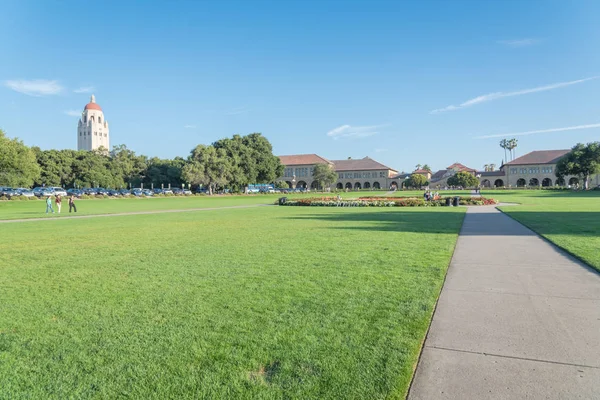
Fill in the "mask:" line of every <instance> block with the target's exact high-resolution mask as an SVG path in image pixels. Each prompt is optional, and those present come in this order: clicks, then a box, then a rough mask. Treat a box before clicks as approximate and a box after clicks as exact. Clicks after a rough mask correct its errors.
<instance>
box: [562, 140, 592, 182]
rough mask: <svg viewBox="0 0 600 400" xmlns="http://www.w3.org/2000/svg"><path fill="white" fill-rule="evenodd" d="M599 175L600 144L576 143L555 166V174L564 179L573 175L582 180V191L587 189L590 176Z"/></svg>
mask: <svg viewBox="0 0 600 400" xmlns="http://www.w3.org/2000/svg"><path fill="white" fill-rule="evenodd" d="M597 173H600V142H591V143H588V144H583V143H577V144H576V145H575V146H574V147H573V148H572V149H571V151H570V152H569V153H567V154H566V155H565V156H564V157H562V158H561V159H560V160H559V161H558V163H557V164H556V169H555V174H556V176H557V177H558V178H561V179H564V177H565V176H567V175H574V176H578V177H581V178H582V179H583V185H584V189H588V188H589V179H590V176H592V175H594V174H597Z"/></svg>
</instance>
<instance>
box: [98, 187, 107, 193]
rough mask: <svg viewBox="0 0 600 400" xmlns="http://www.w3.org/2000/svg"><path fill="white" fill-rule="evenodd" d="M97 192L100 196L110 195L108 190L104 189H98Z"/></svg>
mask: <svg viewBox="0 0 600 400" xmlns="http://www.w3.org/2000/svg"><path fill="white" fill-rule="evenodd" d="M96 192H97V193H98V194H108V190H106V189H104V188H96Z"/></svg>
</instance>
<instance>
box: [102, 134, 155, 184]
mask: <svg viewBox="0 0 600 400" xmlns="http://www.w3.org/2000/svg"><path fill="white" fill-rule="evenodd" d="M110 161H111V163H112V166H111V168H112V169H113V170H114V171H115V172H116V173H118V174H120V175H121V177H122V180H123V182H124V183H125V184H126V185H127V184H131V185H132V186H134V187H137V186H139V185H140V183H141V182H142V181H143V179H142V176H145V173H146V169H147V167H148V166H147V158H146V157H145V156H137V155H136V154H135V152H134V151H132V150H130V149H128V148H127V146H126V145H124V144H120V145H116V146H113V149H112V151H111V152H110Z"/></svg>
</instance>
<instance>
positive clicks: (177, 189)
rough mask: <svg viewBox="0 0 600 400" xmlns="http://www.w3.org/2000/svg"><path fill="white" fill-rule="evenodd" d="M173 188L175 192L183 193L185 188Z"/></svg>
mask: <svg viewBox="0 0 600 400" xmlns="http://www.w3.org/2000/svg"><path fill="white" fill-rule="evenodd" d="M171 190H172V191H173V194H183V190H181V189H179V188H173V189H171Z"/></svg>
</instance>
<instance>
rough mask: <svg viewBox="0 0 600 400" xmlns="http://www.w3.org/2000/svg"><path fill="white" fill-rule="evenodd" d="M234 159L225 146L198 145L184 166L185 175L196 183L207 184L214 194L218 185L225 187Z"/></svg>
mask: <svg viewBox="0 0 600 400" xmlns="http://www.w3.org/2000/svg"><path fill="white" fill-rule="evenodd" d="M232 170H233V165H232V159H231V158H230V157H228V156H227V153H226V151H225V150H224V149H223V148H219V149H217V148H215V147H214V146H205V145H202V144H201V145H198V146H196V147H195V148H194V149H193V150H192V153H191V155H190V157H189V160H188V163H187V164H186V165H185V166H184V167H183V173H182V175H183V177H184V179H185V180H186V181H187V182H190V183H191V184H194V185H206V186H207V187H208V193H209V194H210V195H212V194H213V193H214V191H215V190H216V189H217V188H218V187H224V186H225V185H226V184H227V183H228V182H229V181H230V180H231V176H232Z"/></svg>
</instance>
